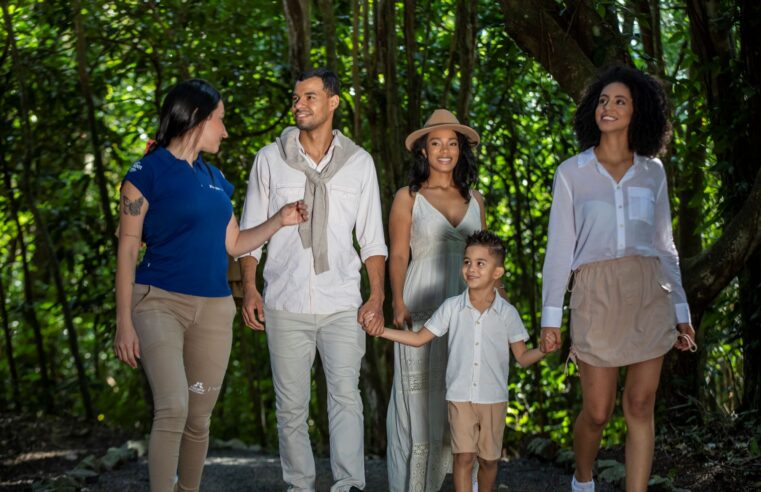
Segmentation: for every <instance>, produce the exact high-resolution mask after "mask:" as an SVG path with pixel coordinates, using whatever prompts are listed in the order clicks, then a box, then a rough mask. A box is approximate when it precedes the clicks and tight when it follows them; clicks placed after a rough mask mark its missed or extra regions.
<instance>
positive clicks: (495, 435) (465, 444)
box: [447, 401, 507, 461]
mask: <svg viewBox="0 0 761 492" xmlns="http://www.w3.org/2000/svg"><path fill="white" fill-rule="evenodd" d="M447 404H448V407H449V428H450V429H451V433H452V453H454V454H458V453H476V454H477V455H478V457H479V458H482V459H485V460H489V461H493V460H496V459H499V457H500V456H502V434H503V433H504V432H505V415H506V414H507V402H501V403H471V402H469V401H449V402H447Z"/></svg>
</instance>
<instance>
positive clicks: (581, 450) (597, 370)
mask: <svg viewBox="0 0 761 492" xmlns="http://www.w3.org/2000/svg"><path fill="white" fill-rule="evenodd" d="M579 376H580V377H581V393H582V397H583V403H582V408H581V413H579V416H578V417H576V423H575V425H574V427H573V452H574V454H575V455H576V480H577V481H579V482H589V481H590V480H592V465H594V462H595V459H596V458H597V451H598V450H599V448H600V440H601V439H602V431H603V429H604V428H605V425H606V424H607V423H608V420H609V419H610V416H611V415H612V414H613V408H614V406H615V404H616V382H617V381H618V368H617V367H594V366H590V365H589V364H586V363H584V362H582V361H579Z"/></svg>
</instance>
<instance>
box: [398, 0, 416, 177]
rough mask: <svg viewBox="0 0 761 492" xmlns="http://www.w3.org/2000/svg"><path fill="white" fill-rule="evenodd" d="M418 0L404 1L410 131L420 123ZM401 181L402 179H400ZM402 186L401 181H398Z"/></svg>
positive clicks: (408, 121) (407, 129) (408, 127)
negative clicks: (416, 31)
mask: <svg viewBox="0 0 761 492" xmlns="http://www.w3.org/2000/svg"><path fill="white" fill-rule="evenodd" d="M416 8H417V1H416V0H405V1H404V54H405V55H406V57H407V60H406V61H407V66H406V71H407V127H406V128H405V130H406V132H407V133H409V132H411V131H413V130H414V129H415V128H417V125H420V124H421V123H422V121H420V99H421V94H420V90H421V80H420V79H421V75H420V73H419V69H420V67H419V64H418V62H417V60H416V59H415V55H416V54H417V36H416V34H415V10H416ZM400 181H401V180H400ZM396 184H397V185H400V186H401V182H397V183H396Z"/></svg>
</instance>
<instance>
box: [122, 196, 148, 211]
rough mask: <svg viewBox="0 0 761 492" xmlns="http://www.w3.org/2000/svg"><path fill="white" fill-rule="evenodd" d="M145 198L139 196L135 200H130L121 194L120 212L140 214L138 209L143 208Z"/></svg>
mask: <svg viewBox="0 0 761 492" xmlns="http://www.w3.org/2000/svg"><path fill="white" fill-rule="evenodd" d="M144 201H145V200H144V199H143V197H140V198H138V199H136V200H130V199H129V198H127V197H126V196H124V195H122V212H123V213H124V215H132V216H136V215H140V209H142V208H143V202H144Z"/></svg>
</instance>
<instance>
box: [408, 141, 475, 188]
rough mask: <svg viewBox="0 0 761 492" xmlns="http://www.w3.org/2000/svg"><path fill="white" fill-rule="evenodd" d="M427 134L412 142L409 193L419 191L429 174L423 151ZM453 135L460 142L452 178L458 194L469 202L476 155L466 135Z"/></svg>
mask: <svg viewBox="0 0 761 492" xmlns="http://www.w3.org/2000/svg"><path fill="white" fill-rule="evenodd" d="M428 135H429V134H428V133H426V134H425V135H423V136H422V137H420V138H418V139H417V140H415V143H414V144H412V166H411V167H410V181H409V189H410V193H415V192H417V191H420V187H421V186H422V185H423V183H424V182H425V181H426V180H427V179H428V177H429V176H430V174H431V170H430V168H429V165H428V157H426V155H425V153H424V152H423V151H424V150H425V146H426V144H427V143H428ZM455 135H457V142H459V144H460V157H459V158H458V159H457V164H455V167H454V171H453V172H452V178H453V179H454V184H455V186H457V189H458V190H459V191H460V195H462V197H463V198H464V199H465V201H466V202H469V201H470V189H471V188H472V187H473V185H474V184H475V182H476V178H477V177H478V166H477V164H476V156H475V155H474V154H473V150H472V149H471V148H470V144H469V143H468V139H467V137H465V135H463V134H462V133H460V132H455Z"/></svg>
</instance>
